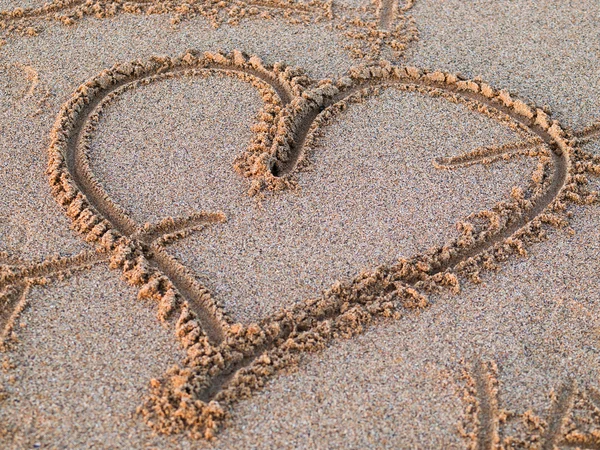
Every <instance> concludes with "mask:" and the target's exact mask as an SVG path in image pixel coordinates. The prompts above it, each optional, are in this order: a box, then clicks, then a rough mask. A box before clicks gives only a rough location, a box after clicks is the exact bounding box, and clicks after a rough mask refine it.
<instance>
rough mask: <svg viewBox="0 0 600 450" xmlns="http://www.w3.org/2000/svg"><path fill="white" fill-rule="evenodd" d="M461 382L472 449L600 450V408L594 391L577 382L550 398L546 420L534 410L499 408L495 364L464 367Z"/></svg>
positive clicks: (466, 433) (467, 436) (565, 385)
mask: <svg viewBox="0 0 600 450" xmlns="http://www.w3.org/2000/svg"><path fill="white" fill-rule="evenodd" d="M462 379H463V380H464V382H465V383H464V395H463V400H464V404H465V415H464V419H463V423H462V424H460V425H459V427H458V428H459V431H460V434H461V435H462V436H463V437H464V438H465V439H466V440H467V441H468V443H469V445H468V448H470V449H477V450H482V449H490V450H492V449H497V448H498V449H499V448H539V449H540V450H554V449H556V448H564V447H568V448H580V449H598V448H600V404H599V403H598V400H599V399H598V398H597V393H598V391H597V390H596V389H595V388H592V387H587V388H585V389H582V388H580V387H578V386H577V385H576V383H575V382H574V381H572V380H569V381H567V382H566V383H563V384H562V385H561V386H560V388H559V389H558V390H557V391H551V392H550V394H549V396H548V397H549V399H550V407H549V408H548V412H547V416H546V418H545V419H543V418H542V417H540V416H538V415H537V414H536V413H535V412H534V411H533V410H532V409H527V410H525V411H522V412H519V411H514V410H512V409H510V411H509V409H503V408H502V407H501V406H500V405H499V403H500V402H499V398H498V388H499V382H498V378H497V367H496V365H495V363H493V362H489V363H487V364H484V365H482V364H481V363H478V362H477V361H474V362H472V363H470V364H467V365H465V370H464V372H463V376H462ZM490 424H492V426H490ZM507 425H510V426H507Z"/></svg>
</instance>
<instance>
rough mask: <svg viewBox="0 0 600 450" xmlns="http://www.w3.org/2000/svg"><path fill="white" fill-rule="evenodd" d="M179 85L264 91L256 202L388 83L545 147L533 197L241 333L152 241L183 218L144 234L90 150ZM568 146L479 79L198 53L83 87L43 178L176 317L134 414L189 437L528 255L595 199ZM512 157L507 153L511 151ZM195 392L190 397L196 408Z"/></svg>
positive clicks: (55, 138)
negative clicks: (158, 372)
mask: <svg viewBox="0 0 600 450" xmlns="http://www.w3.org/2000/svg"><path fill="white" fill-rule="evenodd" d="M176 76H235V77H238V78H240V79H242V80H244V81H247V82H250V83H251V84H253V85H254V86H255V87H256V88H257V89H258V90H259V91H260V92H261V94H262V96H263V99H264V100H265V106H264V108H263V110H262V113H261V114H259V117H261V121H262V122H261V123H259V124H258V125H257V126H256V127H255V129H256V130H261V131H259V132H257V134H256V136H255V137H253V140H252V142H251V144H250V146H249V148H248V151H247V152H246V153H244V154H243V155H241V156H240V157H239V158H237V159H236V164H235V167H236V169H237V170H238V171H239V172H240V173H241V174H242V175H244V176H245V177H247V178H248V179H249V180H250V181H251V189H250V191H249V193H250V194H251V195H257V194H260V193H261V192H262V191H264V190H268V189H276V190H281V189H286V188H289V187H292V186H294V184H295V177H296V176H298V175H297V174H296V171H297V168H298V167H299V165H300V164H301V163H303V161H306V160H307V158H308V155H309V153H310V151H312V150H313V147H314V145H315V143H316V142H317V138H318V135H319V133H320V132H322V129H323V128H324V127H325V126H326V125H327V124H328V123H329V122H330V121H331V120H332V118H334V117H336V116H338V115H340V114H342V111H343V110H345V109H346V108H347V107H348V105H350V104H352V103H355V102H357V101H360V100H361V99H363V98H366V97H368V96H371V95H375V94H377V93H378V92H380V91H381V90H382V89H389V88H393V89H400V90H403V91H408V92H416V93H421V94H423V95H429V96H433V97H438V98H443V99H446V100H448V101H451V102H454V103H459V104H462V105H464V106H465V107H467V108H469V109H472V110H474V111H478V112H480V113H482V114H484V115H486V116H488V117H490V118H492V119H494V120H497V121H499V122H500V123H502V124H504V125H506V126H508V127H510V128H511V129H513V130H515V131H516V132H517V133H519V134H521V135H522V136H523V137H524V138H526V139H529V140H531V142H536V145H537V146H539V150H537V151H536V152H535V153H534V154H533V155H532V154H531V153H528V154H529V155H530V156H534V157H536V158H538V159H539V164H538V166H539V167H538V169H536V174H534V175H535V176H534V177H533V178H532V181H531V186H530V188H529V192H528V194H527V196H526V195H525V193H524V192H521V191H518V190H517V191H514V192H513V194H512V197H513V199H512V201H511V202H502V203H501V204H499V205H498V206H497V207H494V208H493V209H492V210H491V211H484V212H482V213H481V214H482V216H481V217H488V218H489V217H493V218H494V220H491V219H490V224H491V223H492V222H493V224H494V225H493V226H492V225H490V226H489V227H486V226H483V227H482V226H475V225H472V224H471V225H469V224H463V225H462V230H463V231H462V235H461V236H460V237H459V238H457V239H455V240H453V241H451V242H449V243H447V244H445V245H444V246H442V247H440V248H437V249H433V250H431V251H430V252H428V253H426V254H422V255H416V256H415V257H413V258H411V259H409V260H402V261H400V262H399V263H398V264H396V265H394V266H392V267H380V268H378V269H377V270H376V271H374V272H369V273H362V274H360V275H358V276H357V277H356V278H355V279H354V280H352V281H350V282H346V283H336V284H335V285H334V286H333V287H332V288H331V289H329V290H328V291H326V292H324V293H322V294H321V295H320V296H319V297H317V298H315V299H310V300H307V301H306V302H304V303H302V304H299V305H296V306H295V307H293V308H291V309H290V310H287V311H283V312H281V313H278V314H275V315H274V316H271V317H268V318H265V319H264V320H262V321H261V322H260V323H259V324H250V325H247V326H243V325H241V324H233V323H231V319H230V318H229V316H228V315H227V314H226V312H225V311H224V310H223V309H222V307H221V306H220V305H219V304H218V303H216V301H215V300H214V299H213V298H212V296H211V295H210V293H209V292H208V290H206V288H204V287H203V286H201V285H199V284H198V283H197V282H196V281H195V279H194V277H193V275H192V274H191V273H190V272H189V271H188V270H187V269H186V268H185V267H183V266H182V265H181V264H179V263H178V262H177V261H176V260H174V259H173V258H172V257H170V256H169V255H168V254H167V253H166V252H165V251H164V249H163V248H162V247H163V245H162V244H161V242H159V240H156V241H155V242H153V243H150V242H148V241H146V240H145V237H146V238H148V237H149V236H153V233H154V231H153V230H161V231H169V232H172V231H174V232H175V233H178V232H179V231H180V230H179V225H177V224H179V223H180V222H181V221H180V220H179V219H167V220H166V221H163V222H161V223H160V224H159V225H157V226H156V227H155V228H153V227H151V226H142V227H140V226H139V225H137V224H136V223H135V222H133V221H132V220H131V219H130V218H129V217H128V216H127V214H126V213H125V212H124V210H123V209H122V208H121V207H119V206H118V205H117V204H116V203H114V202H113V201H112V200H110V198H109V197H108V195H107V194H106V192H105V191H104V189H103V188H102V186H101V185H100V184H99V183H98V182H97V181H96V180H95V178H94V176H93V174H92V172H91V170H90V168H89V163H88V161H87V155H86V153H87V149H88V148H89V145H90V143H91V139H92V137H93V133H94V132H95V129H96V123H97V120H98V117H99V114H100V112H101V110H102V108H103V107H104V106H105V105H107V104H109V103H110V102H111V101H113V100H114V99H115V98H117V97H118V95H119V94H120V93H122V92H124V91H125V90H127V89H131V88H135V87H141V86H144V85H146V84H148V83H151V82H154V81H158V80H162V79H167V78H173V77H176ZM574 142H575V141H573V140H572V139H571V137H570V136H569V135H568V133H566V132H565V131H564V130H563V129H562V128H561V127H560V125H559V124H558V122H556V121H550V120H549V116H548V115H547V114H546V113H545V112H543V111H542V110H540V109H537V108H535V107H532V106H530V105H527V104H525V103H524V102H522V101H521V100H519V99H516V98H513V97H511V96H510V95H508V94H507V93H505V92H504V91H496V90H494V89H493V88H491V87H490V86H489V85H487V84H485V83H480V82H476V81H473V80H463V79H461V78H460V77H457V76H455V75H452V74H447V73H444V72H439V71H438V72H427V71H422V70H419V69H416V68H413V67H408V68H401V67H395V66H392V65H391V64H389V63H387V62H380V63H378V64H375V65H372V66H361V67H357V68H354V69H352V70H351V71H350V73H349V75H348V76H347V77H344V78H342V79H340V80H338V81H336V82H331V81H324V82H321V83H317V82H316V81H313V80H311V79H310V78H308V77H307V76H306V75H305V73H304V72H303V71H302V70H299V69H295V68H289V67H287V66H285V65H284V64H275V65H273V66H265V65H263V63H262V61H261V60H260V59H259V58H257V57H251V58H248V57H247V56H245V55H243V54H242V53H241V52H233V53H232V54H231V55H226V54H221V53H209V52H207V53H205V54H204V55H201V56H198V55H197V54H195V53H193V52H188V53H186V54H184V55H183V56H181V57H179V58H168V57H160V58H153V59H151V60H149V61H148V62H146V63H143V62H139V61H136V62H132V63H129V64H121V65H116V66H114V67H113V68H112V69H109V70H107V71H104V72H103V73H101V74H100V75H99V76H97V77H95V78H93V79H91V80H90V81H88V82H86V83H85V84H84V85H82V86H81V87H80V88H79V89H78V90H77V91H76V92H75V94H74V95H73V96H72V98H71V99H70V100H68V101H67V102H66V103H65V105H64V106H63V108H62V110H61V113H60V115H59V117H58V118H57V121H56V126H55V127H54V129H53V132H52V143H51V145H50V148H49V155H50V162H49V167H48V175H49V179H50V184H51V186H52V190H53V195H54V196H55V198H56V199H57V201H58V202H59V203H60V204H61V205H63V207H64V208H65V210H66V211H67V215H68V216H69V217H70V218H71V220H72V221H73V227H74V228H75V229H76V230H78V231H80V232H81V233H83V234H84V235H85V237H86V240H88V241H92V242H96V243H97V244H98V248H99V249H101V250H102V251H106V252H107V253H108V254H110V255H111V256H110V263H111V267H112V268H117V269H120V270H122V271H123V274H124V278H125V279H127V280H128V281H129V282H130V283H131V284H134V285H137V286H141V288H140V295H139V296H140V297H142V298H146V297H147V298H154V299H156V300H157V301H158V302H159V305H160V306H159V316H160V317H161V318H163V319H164V318H166V317H167V316H168V315H169V314H171V313H173V312H175V311H179V319H178V320H177V323H176V326H175V328H176V334H177V336H178V337H179V339H180V342H181V344H182V345H183V346H184V348H186V349H187V352H188V356H187V358H186V361H185V364H184V367H183V368H178V367H175V368H173V369H171V370H170V371H169V372H168V373H167V375H166V376H165V377H164V379H163V380H160V381H159V380H154V381H152V393H151V395H150V396H149V398H148V399H147V401H146V403H145V404H144V405H143V407H141V408H140V413H141V414H143V415H144V416H145V417H146V419H147V421H148V423H149V424H151V425H152V427H153V428H154V429H155V430H156V431H160V432H164V433H174V432H180V431H184V430H188V431H190V432H191V433H192V434H194V435H196V436H203V437H205V438H210V437H212V435H213V433H214V431H215V430H216V428H217V427H218V426H219V424H220V423H221V422H222V420H223V419H224V417H225V416H226V415H227V413H228V410H229V409H230V408H231V406H232V405H233V403H235V402H236V401H237V400H238V399H239V398H243V397H244V396H247V395H250V394H251V393H252V391H254V390H256V389H259V388H260V387H261V386H263V385H264V383H265V382H266V380H267V379H268V378H269V377H271V376H273V375H274V374H275V373H277V372H278V371H280V370H281V369H282V368H283V367H285V366H287V365H289V364H292V363H294V362H295V361H296V360H297V357H298V355H299V354H300V353H301V352H307V351H317V350H320V349H322V348H324V347H325V346H326V345H328V343H329V342H331V341H332V340H334V339H337V338H339V337H349V336H352V335H354V334H357V333H360V332H361V331H362V330H363V329H364V327H365V326H366V325H367V324H369V323H370V322H372V321H374V320H375V319H376V318H377V317H400V316H401V312H402V311H407V310H411V309H414V308H423V307H425V306H426V305H427V299H426V297H425V294H427V293H429V292H435V291H436V290H437V289H440V288H442V287H449V288H450V289H452V290H453V291H456V290H457V289H458V276H461V277H467V278H471V279H474V280H477V278H478V273H479V272H480V271H481V270H484V269H485V268H486V267H494V266H495V263H494V261H498V262H500V261H503V260H504V259H506V258H507V257H509V256H510V255H512V254H515V253H523V252H524V249H523V246H524V245H526V244H528V243H529V242H534V241H536V240H537V239H539V238H540V236H541V235H543V233H544V231H543V224H544V223H554V222H556V221H558V219H556V217H560V215H561V213H562V211H563V210H564V202H568V201H571V202H578V203H589V202H591V201H595V200H596V199H597V196H596V195H595V194H594V193H590V192H587V191H586V190H585V184H586V179H585V174H598V173H600V158H596V157H594V156H592V155H589V154H587V153H585V152H583V151H581V149H578V148H576V147H574ZM504 150H505V151H511V149H510V147H509V148H508V149H506V148H505V149H504ZM486 152H487V153H486ZM494 152H496V153H498V154H501V152H500V151H499V150H494V149H492V150H489V149H488V150H485V151H481V152H480V153H483V154H486V155H487V154H489V155H488V156H494ZM467 159H468V158H467ZM573 160H576V161H577V164H573V163H572V161H573ZM195 217H196V218H197V219H198V221H199V222H194V226H198V225H200V226H202V225H204V220H206V221H207V222H211V223H214V222H218V221H220V220H221V219H222V216H220V215H219V213H200V214H199V215H197V216H195ZM184 222H185V221H184ZM144 230H146V231H144ZM144 233H146V234H145V235H144ZM184 385H185V386H186V388H185V389H183V390H182V386H184ZM482 386H483V385H482ZM483 387H485V386H483ZM488 387H489V386H488ZM488 390H489V389H488ZM184 391H185V392H186V394H185V395H186V397H185V398H184V397H182V395H183V392H184ZM187 393H191V395H192V397H191V402H190V399H189V398H188V397H187V396H188V395H190V394H187ZM488 403H489V405H491V403H490V402H488ZM489 405H488V406H489ZM490 407H491V406H490ZM484 409H485V410H490V409H489V408H488V407H486V408H484ZM490 411H491V410H490ZM486 414H487V413H486ZM485 417H488V415H485V414H484V415H483V416H482V420H484V421H485ZM487 422H489V420H488V421H487ZM489 423H490V427H491V428H490V427H487V428H486V429H487V430H488V431H486V432H484V433H483V434H482V439H483V440H484V441H485V442H488V441H489V440H490V439H491V440H494V439H495V438H494V436H495V434H494V433H496V432H495V431H494V429H495V428H494V426H493V425H491V422H489Z"/></svg>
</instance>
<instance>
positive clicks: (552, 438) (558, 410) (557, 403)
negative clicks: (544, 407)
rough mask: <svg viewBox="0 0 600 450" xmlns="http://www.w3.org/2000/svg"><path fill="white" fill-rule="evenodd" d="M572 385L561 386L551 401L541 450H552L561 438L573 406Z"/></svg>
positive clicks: (570, 382)
mask: <svg viewBox="0 0 600 450" xmlns="http://www.w3.org/2000/svg"><path fill="white" fill-rule="evenodd" d="M574 387H575V386H574V383H573V382H572V381H569V382H568V383H566V384H565V385H563V386H561V387H560V389H559V391H558V393H556V394H555V396H554V398H553V401H552V408H551V410H550V414H549V417H548V425H547V427H546V430H545V431H544V434H543V436H542V439H543V444H542V450H554V448H555V447H556V445H557V444H558V443H559V441H560V440H561V438H562V436H563V425H564V423H565V420H566V419H567V416H568V415H569V413H570V411H571V407H572V406H573V393H574Z"/></svg>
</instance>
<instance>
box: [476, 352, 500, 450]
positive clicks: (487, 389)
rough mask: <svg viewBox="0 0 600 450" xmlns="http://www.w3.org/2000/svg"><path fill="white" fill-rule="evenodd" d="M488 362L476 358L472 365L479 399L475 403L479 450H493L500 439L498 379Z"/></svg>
mask: <svg viewBox="0 0 600 450" xmlns="http://www.w3.org/2000/svg"><path fill="white" fill-rule="evenodd" d="M488 364H489V363H488ZM488 364H484V363H482V362H481V361H479V360H477V361H475V363H474V367H473V378H474V380H475V389H476V392H477V398H478V400H479V404H478V405H477V406H478V408H477V419H478V422H479V429H478V430H477V448H478V449H480V450H493V449H494V448H495V446H496V445H497V444H498V442H499V440H500V439H499V437H498V387H497V384H498V381H497V379H496V377H495V376H494V374H493V372H492V370H490V368H489V367H488Z"/></svg>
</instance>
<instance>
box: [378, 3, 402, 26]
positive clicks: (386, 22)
mask: <svg viewBox="0 0 600 450" xmlns="http://www.w3.org/2000/svg"><path fill="white" fill-rule="evenodd" d="M397 8H398V3H397V0H380V1H379V6H378V7H377V17H379V28H380V29H382V30H387V29H389V27H390V24H391V23H392V22H393V20H394V16H395V15H396V9H397Z"/></svg>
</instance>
